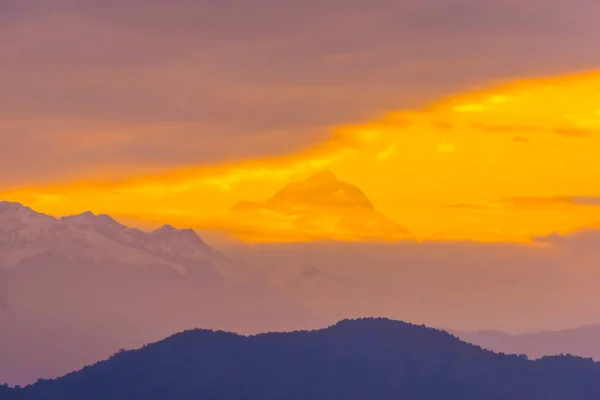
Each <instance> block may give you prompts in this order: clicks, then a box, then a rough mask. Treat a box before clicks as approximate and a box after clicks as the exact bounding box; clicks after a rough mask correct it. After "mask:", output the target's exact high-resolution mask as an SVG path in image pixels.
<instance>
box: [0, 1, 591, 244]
mask: <svg viewBox="0 0 600 400" xmlns="http://www.w3.org/2000/svg"><path fill="white" fill-rule="evenodd" d="M50 3H51V4H50ZM599 19H600V3H598V2H597V1H596V0H580V1H578V2H576V3H573V2H570V1H567V0H545V1H541V0H532V1H529V2H523V1H517V0H490V1H487V2H481V1H476V0H424V1H420V2H398V1H383V0H382V1H373V0H371V1H366V0H345V1H341V0H328V1H322V0H319V1H317V0H307V1H302V2H279V1H274V0H257V1H253V2H248V1H241V0H219V1H217V0H204V1H189V0H173V1H169V2H166V1H163V0H146V1H143V2H142V1H140V0H133V1H129V2H126V3H125V4H123V2H117V1H113V0H105V1H95V0H79V1H73V0H56V1H53V2H47V1H42V0H30V1H27V0H19V1H16V0H5V1H3V2H2V4H0V46H1V47H2V49H3V54H2V58H3V61H2V63H0V87H2V91H1V92H0V198H1V199H5V200H11V201H19V202H22V203H24V204H26V205H28V206H30V207H32V208H34V209H35V210H37V211H41V212H45V213H48V214H52V215H68V214H75V213H79V212H83V211H86V210H92V211H93V212H95V213H108V214H111V215H113V216H115V217H117V218H121V219H124V220H127V221H128V222H129V223H130V224H134V225H138V226H140V227H145V226H153V225H157V224H162V223H171V224H173V225H177V226H181V227H191V228H196V229H208V228H210V229H216V230H220V231H223V232H226V233H231V234H233V235H234V236H238V237H239V236H240V232H242V231H243V232H246V234H245V235H243V236H244V237H243V238H244V239H245V240H250V241H252V240H256V241H260V240H263V239H264V238H265V237H268V241H277V240H278V239H281V240H284V239H285V238H287V237H288V236H289V235H286V232H282V231H281V230H277V231H276V232H279V233H280V234H281V236H280V237H278V236H277V235H273V234H270V235H266V236H265V235H264V234H261V229H262V230H268V229H269V227H270V226H272V225H273V224H276V221H274V220H270V219H268V218H266V219H262V220H260V221H254V220H248V221H242V222H245V225H244V224H243V225H244V226H243V227H242V226H240V216H239V215H237V214H232V213H231V211H230V209H231V207H233V206H234V205H235V204H236V203H238V202H239V201H242V200H246V201H255V202H261V201H265V200H267V199H269V198H270V197H271V196H273V194H274V193H276V192H277V191H278V190H280V189H281V188H283V187H285V186H286V185H288V184H289V183H290V182H298V181H302V180H304V179H306V178H308V177H310V176H311V175H312V174H314V173H317V172H319V171H321V170H329V171H331V172H333V173H334V174H335V176H337V177H338V178H339V179H340V180H342V181H344V182H348V183H349V184H352V185H355V186H356V187H357V188H359V189H360V190H361V191H362V192H363V193H364V194H365V195H366V196H367V197H368V198H369V200H370V201H371V202H372V204H373V206H374V208H375V209H376V210H377V212H379V213H381V214H382V215H385V217H386V218H389V219H390V220H391V221H394V222H395V223H398V224H399V225H401V226H402V227H404V228H406V229H407V230H409V231H410V232H412V233H413V234H414V236H415V237H416V238H417V239H418V240H443V241H446V240H450V241H464V240H469V241H486V242H487V241H494V242H495V241H509V242H532V241H534V239H535V238H536V237H540V236H546V235H549V234H552V233H555V232H557V233H563V234H567V233H571V232H574V231H577V230H580V229H583V228H591V227H596V226H597V225H598V224H599V223H600V184H599V183H598V180H597V178H596V177H597V176H598V173H599V172H600V160H598V158H597V150H598V149H599V148H600V53H598V52H597V51H595V49H596V47H597V46H596V44H597V38H598V37H600V27H599V25H598V24H597V21H598V20H599ZM300 200H301V199H299V201H300ZM248 224H250V225H252V224H254V226H253V227H252V229H250V230H248V228H247V225H248ZM285 226H287V225H285ZM289 229H295V228H294V226H292V227H291V228H289ZM248 231H250V234H248ZM378 232H379V231H376V232H375V233H374V235H375V236H377V234H378ZM263 233H264V232H263ZM327 235H329V238H331V239H340V238H342V237H341V236H340V235H337V234H336V232H332V231H329V230H328V231H327ZM327 235H326V236H327ZM322 236H323V235H321V236H319V237H322ZM379 238H380V239H382V240H386V239H389V238H388V237H387V236H386V234H385V232H384V231H381V232H380V234H379Z"/></svg>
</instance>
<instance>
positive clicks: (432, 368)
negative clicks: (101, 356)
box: [0, 319, 600, 400]
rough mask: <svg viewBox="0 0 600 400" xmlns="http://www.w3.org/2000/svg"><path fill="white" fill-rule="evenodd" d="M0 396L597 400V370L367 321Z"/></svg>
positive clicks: (179, 350)
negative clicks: (496, 352) (506, 353)
mask: <svg viewBox="0 0 600 400" xmlns="http://www.w3.org/2000/svg"><path fill="white" fill-rule="evenodd" d="M2 390H4V392H3V391H2ZM0 398H1V399H2V400H13V399H14V400H16V399H19V400H34V399H35V400H37V399H40V400H41V399H44V400H53V399H61V400H70V399H83V398H85V399H88V400H94V399H113V400H121V399H147V400H158V399H161V400H162V399H178V400H186V399H223V400H225V399H232V400H233V399H248V400H253V399H257V400H258V399H261V400H265V399H289V400H311V399H350V400H352V399H361V400H362V399H377V400H386V399H411V400H433V399H435V400H438V399H453V400H454V399H457V400H458V399H460V400H482V399H485V400H495V399H498V400H500V399H510V400H538V399H539V400H548V399H555V400H559V399H560V400H563V399H564V400H592V399H598V398H600V364H597V363H594V362H593V361H591V360H589V359H583V358H577V357H571V356H559V357H546V358H543V359H541V360H536V361H531V360H528V359H527V358H526V357H525V356H516V355H503V354H495V353H492V352H489V351H486V350H482V349H481V348H479V347H477V346H474V345H471V344H467V343H464V342H461V341H460V340H458V339H457V338H456V337H454V336H452V335H450V334H449V333H447V332H444V331H439V330H435V329H431V328H427V327H424V326H416V325H411V324H406V323H403V322H396V321H391V320H387V319H361V320H344V321H342V322H339V323H337V324H336V325H334V326H331V327H329V328H327V329H323V330H319V331H312V332H307V331H302V332H292V333H268V334H261V335H257V336H240V335H237V334H233V333H226V332H215V331H207V330H193V331H186V332H183V333H180V334H177V335H174V336H172V337H170V338H168V339H165V340H163V341H161V342H158V343H155V344H151V345H148V346H145V347H143V348H141V349H139V350H135V351H123V352H120V353H118V354H116V355H115V356H113V357H112V358H110V359H109V360H107V361H103V362H100V363H98V364H96V365H93V366H90V367H87V368H84V369H83V370H81V371H78V372H75V373H72V374H69V375H67V376H65V377H63V378H60V379H58V380H52V381H39V382H38V383H36V384H35V385H32V386H29V387H27V388H25V389H19V390H17V389H12V390H9V389H7V388H3V389H2V388H0Z"/></svg>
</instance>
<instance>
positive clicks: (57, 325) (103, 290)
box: [0, 202, 312, 384]
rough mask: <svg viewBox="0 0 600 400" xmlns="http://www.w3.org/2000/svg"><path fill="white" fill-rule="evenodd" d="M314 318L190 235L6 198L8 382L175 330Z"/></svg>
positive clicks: (4, 364) (0, 283)
mask: <svg viewBox="0 0 600 400" xmlns="http://www.w3.org/2000/svg"><path fill="white" fill-rule="evenodd" d="M311 315H312V314H311V312H309V311H308V310H306V308H305V307H302V306H301V305H299V304H297V303H296V302H294V301H293V300H291V299H289V298H288V297H287V296H285V295H283V294H281V293H280V292H279V291H278V290H277V289H276V288H274V287H272V286H270V285H269V284H268V283H267V282H266V281H264V280H262V279H261V278H260V277H258V276H255V275H254V274H253V273H251V271H249V270H248V269H247V268H246V267H245V266H244V265H243V264H241V263H238V262H237V261H233V260H231V259H229V258H228V257H226V256H224V255H223V254H221V253H220V252H218V251H216V250H214V249H213V248H211V247H210V246H208V245H207V244H206V243H204V242H203V241H202V239H200V238H199V237H198V235H196V233H195V232H194V231H192V230H179V229H175V228H173V227H172V226H169V225H165V226H163V227H161V228H159V229H156V230H155V231H152V232H144V231H141V230H139V229H133V228H128V227H126V226H124V225H122V224H120V223H119V222H117V221H115V220H114V219H112V218H111V217H109V216H108V215H94V214H92V213H90V212H86V213H83V214H80V215H74V216H70V217H63V218H60V219H58V218H54V217H51V216H48V215H44V214H40V213H37V212H35V211H33V210H31V209H30V208H27V207H25V206H23V205H21V204H18V203H8V202H3V203H0V382H9V383H13V384H23V383H31V382H33V381H35V380H36V379H37V378H40V377H46V378H47V377H56V376H59V375H61V374H64V373H67V372H69V371H72V370H74V369H78V368H81V367H83V366H84V365H86V364H89V363H91V362H94V361H97V360H100V359H103V358H106V357H108V356H110V355H111V354H113V353H114V352H116V351H118V350H119V349H120V348H131V347H138V346H141V345H143V344H145V343H148V342H151V341H154V340H158V339H161V338H163V337H165V336H166V335H168V334H171V333H172V332H174V331H180V330H184V329H190V328H196V327H208V328H214V329H228V330H236V331H239V332H247V333H256V332H260V331H268V330H281V329H283V328H290V329H294V328H296V329H297V328H299V327H301V326H306V325H307V322H306V318H309V319H310V318H312V316H311ZM308 326H310V324H309V325H308ZM41 355H43V356H41Z"/></svg>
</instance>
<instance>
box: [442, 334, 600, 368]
mask: <svg viewBox="0 0 600 400" xmlns="http://www.w3.org/2000/svg"><path fill="white" fill-rule="evenodd" d="M454 333H455V334H456V335H457V336H458V337H460V338H461V339H462V340H464V341H466V342H469V343H473V344H476V345H479V346H481V347H483V348H486V349H489V350H493V351H496V352H503V353H507V354H526V355H527V356H529V357H531V358H540V357H543V356H547V355H558V354H572V355H577V356H582V357H592V358H593V359H594V360H597V361H600V325H588V326H583V327H580V328H574V329H564V330H560V331H553V332H538V333H527V334H521V335H509V334H506V333H504V332H499V331H489V330H488V331H478V332H454Z"/></svg>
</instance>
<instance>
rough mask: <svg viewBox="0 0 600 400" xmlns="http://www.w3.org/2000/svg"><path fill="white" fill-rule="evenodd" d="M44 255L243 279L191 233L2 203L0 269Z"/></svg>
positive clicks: (86, 214) (191, 231)
mask: <svg viewBox="0 0 600 400" xmlns="http://www.w3.org/2000/svg"><path fill="white" fill-rule="evenodd" d="M48 252H50V253H52V254H57V253H58V254H67V255H68V256H69V257H70V258H80V259H87V260H89V261H91V262H95V263H103V262H111V261H112V262H119V263H125V264H131V265H135V266H138V267H143V266H165V267H170V268H172V269H174V270H175V271H177V272H179V273H180V274H187V273H189V272H190V271H191V270H192V269H194V268H196V269H198V268H205V269H206V268H212V269H214V270H215V271H217V272H218V273H219V274H221V273H222V274H223V275H227V277H226V278H227V279H241V275H239V274H238V275H237V276H236V274H235V266H234V262H233V261H232V260H229V259H227V258H226V257H225V256H223V255H222V254H221V253H219V252H218V251H215V250H214V249H212V248H211V247H210V246H208V245H207V244H206V243H204V242H203V241H202V239H200V237H198V235H196V233H195V232H194V231H193V230H191V229H186V230H179V229H175V228H173V227H172V226H170V225H165V226H163V227H161V228H159V229H157V230H155V231H153V232H144V231H141V230H139V229H134V228H128V227H126V226H124V225H122V224H120V223H119V222H117V221H115V220H114V219H113V218H111V217H110V216H108V215H94V214H93V213H91V212H89V211H88V212H85V213H83V214H79V215H74V216H68V217H63V218H60V219H56V218H54V217H51V216H48V215H44V214H41V213H37V212H35V211H33V210H31V209H30V208H28V207H25V206H23V205H21V204H19V203H9V202H2V203H0V267H16V266H18V265H19V264H22V263H25V262H26V261H27V260H28V259H29V258H31V257H36V256H40V255H41V254H44V253H48ZM224 278H225V277H224Z"/></svg>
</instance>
